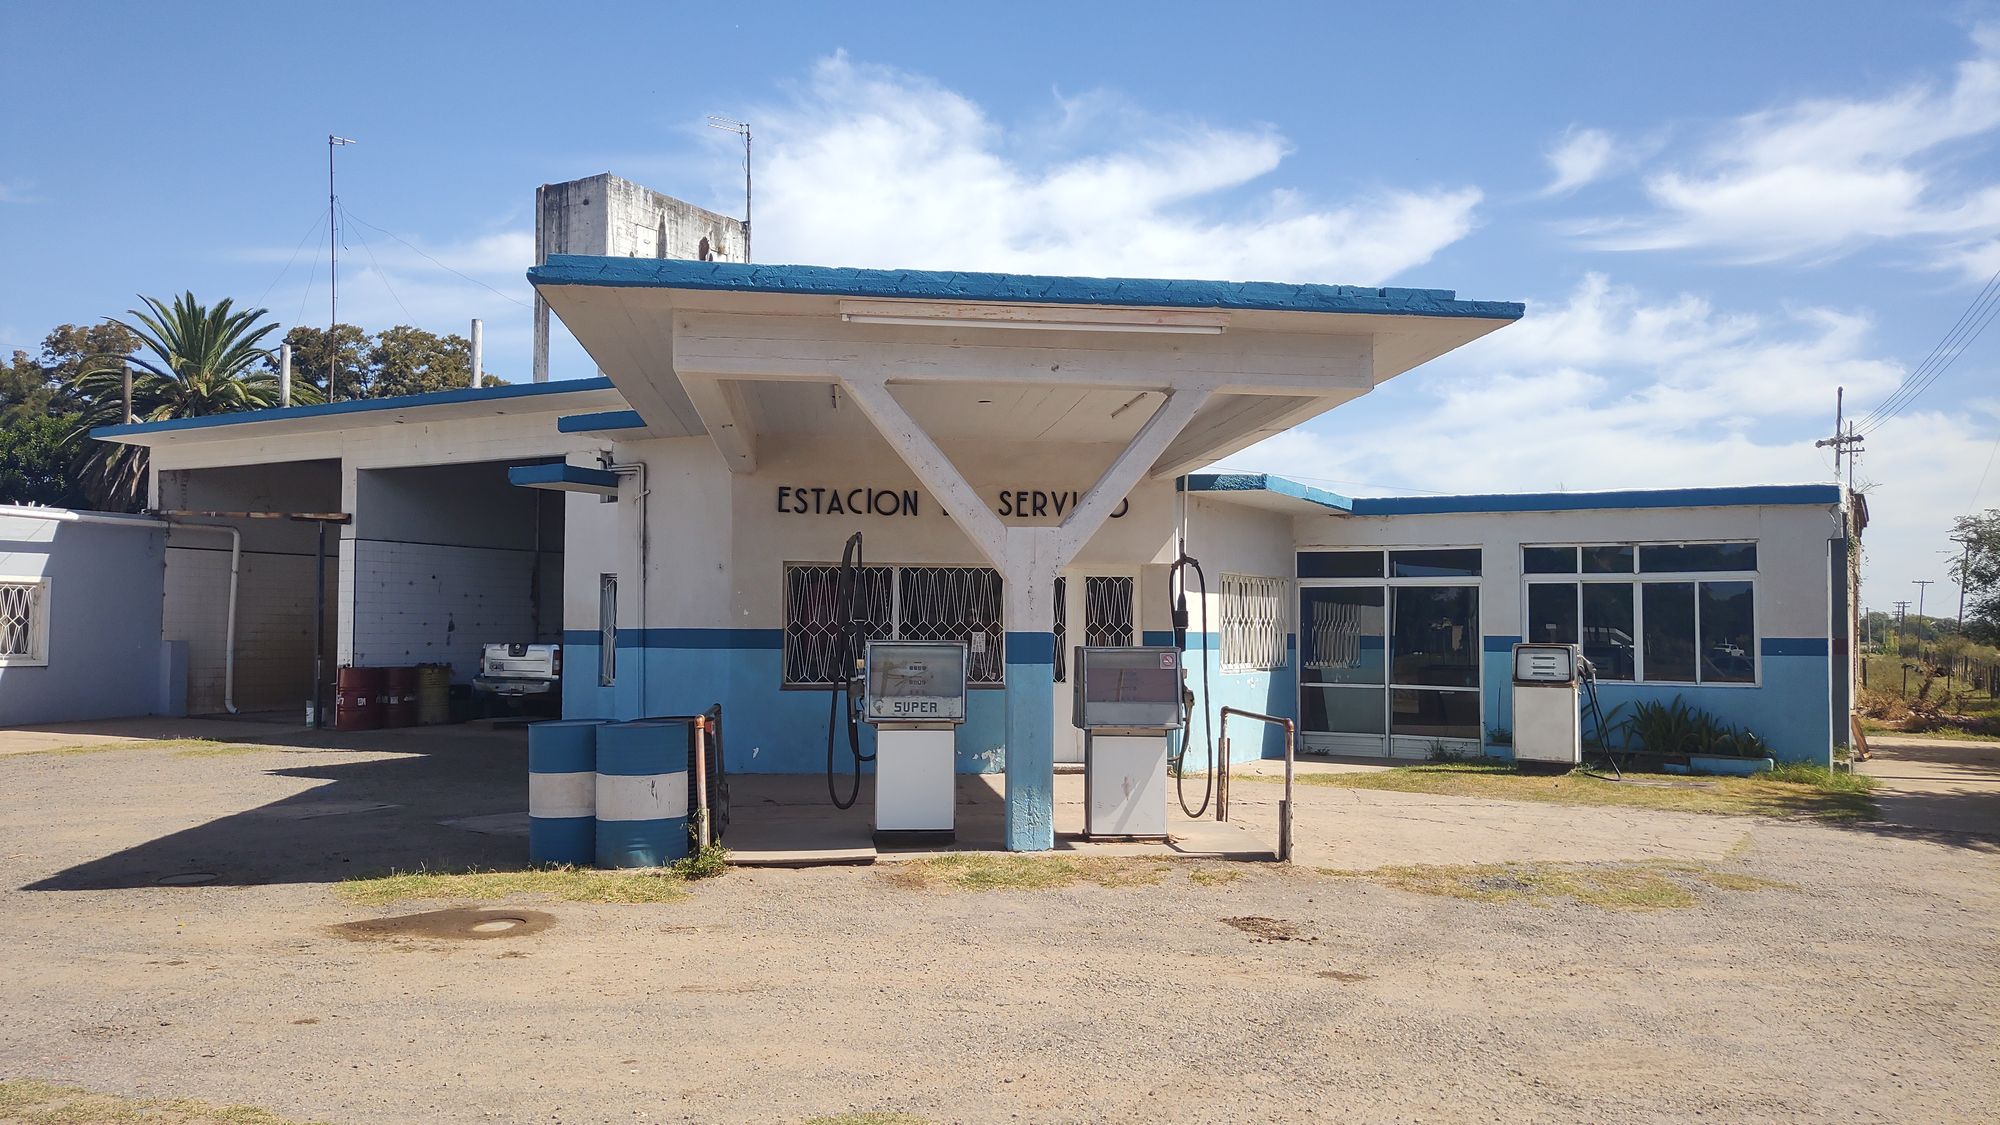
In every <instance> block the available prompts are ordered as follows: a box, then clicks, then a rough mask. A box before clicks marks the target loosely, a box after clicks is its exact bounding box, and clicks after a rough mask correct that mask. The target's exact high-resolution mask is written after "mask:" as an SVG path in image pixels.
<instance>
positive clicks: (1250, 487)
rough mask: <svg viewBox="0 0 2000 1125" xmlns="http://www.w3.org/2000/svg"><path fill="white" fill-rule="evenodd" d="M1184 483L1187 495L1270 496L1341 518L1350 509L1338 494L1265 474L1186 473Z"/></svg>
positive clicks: (1350, 503)
mask: <svg viewBox="0 0 2000 1125" xmlns="http://www.w3.org/2000/svg"><path fill="white" fill-rule="evenodd" d="M1186 481H1187V483H1186V485H1185V486H1184V487H1185V488H1186V489H1187V491H1189V492H1270V493H1274V494H1276V495H1278V496H1289V497H1291V498H1292V499H1294V500H1303V501H1305V502H1306V503H1308V504H1318V505H1319V506H1320V507H1322V508H1327V509H1330V510H1332V511H1336V512H1340V513H1343V514H1345V513H1347V512H1350V511H1352V510H1353V508H1354V501H1353V500H1351V499H1349V498H1347V497H1345V496H1342V495H1341V494H1339V493H1338V492H1328V491H1327V490H1326V489H1324V488H1314V487H1313V486H1312V485H1309V484H1302V483H1300V482H1299V481H1295V480H1291V479H1289V478H1286V477H1277V476H1272V475H1271V474H1269V473H1189V474H1188V475H1187V478H1186Z"/></svg>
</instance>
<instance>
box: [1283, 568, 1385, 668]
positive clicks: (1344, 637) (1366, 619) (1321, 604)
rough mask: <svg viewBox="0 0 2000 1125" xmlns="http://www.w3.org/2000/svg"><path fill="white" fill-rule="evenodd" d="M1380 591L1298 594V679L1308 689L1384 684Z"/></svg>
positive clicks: (1330, 589) (1321, 589)
mask: <svg viewBox="0 0 2000 1125" xmlns="http://www.w3.org/2000/svg"><path fill="white" fill-rule="evenodd" d="M1382 603H1383V597H1382V587H1380V586H1308V587H1306V588H1304V589H1302V590H1300V591H1299V678H1300V681H1301V682H1303V683H1308V684H1379V683H1381V682H1382V677H1383V673H1384V657H1385V655H1386V652H1385V649H1384V642H1385V640H1386V638H1385V636H1384V631H1383V617H1384V615H1383V604H1382Z"/></svg>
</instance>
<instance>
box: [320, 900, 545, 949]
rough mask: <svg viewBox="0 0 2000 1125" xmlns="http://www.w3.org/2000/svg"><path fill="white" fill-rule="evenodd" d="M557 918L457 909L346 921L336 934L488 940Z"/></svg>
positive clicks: (531, 912) (533, 912)
mask: <svg viewBox="0 0 2000 1125" xmlns="http://www.w3.org/2000/svg"><path fill="white" fill-rule="evenodd" d="M554 922H555V916H554V915H551V914H547V913H544V912H543V911H540V910H478V909H474V908H471V907H456V908H453V909H451V910H428V911H425V912H424V913H422V914H404V915H400V916H398V917H395V918H364V919H362V920H361V921H358V922H342V923H341V924H339V925H337V926H334V927H332V929H333V932H334V933H336V934H338V935H340V936H341V937H344V938H348V939H350V940H353V941H383V940H387V939H391V938H432V939H437V940H443V941H484V940H487V939H490V938H505V937H522V936H525V935H527V934H536V933H540V932H542V931H543V930H546V929H548V928H549V926H550V925H551V924H553V923H554Z"/></svg>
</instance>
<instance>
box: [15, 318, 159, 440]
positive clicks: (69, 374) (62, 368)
mask: <svg viewBox="0 0 2000 1125" xmlns="http://www.w3.org/2000/svg"><path fill="white" fill-rule="evenodd" d="M138 347H139V338H138V337H137V336H134V335H133V334H132V333H131V332H130V331H128V330H127V329H126V328H125V327H124V326H123V325H119V324H97V325H90V326H88V327H81V328H80V327H78V326H76V325H74V324H63V325H58V326H57V327H56V328H55V330H54V331H52V332H50V333H49V334H48V335H47V336H46V337H44V338H43V340H42V347H41V352H40V354H39V355H30V354H29V353H27V352H25V351H16V352H15V353H14V355H13V359H12V361H11V362H10V363H8V364H7V365H6V366H4V367H0V423H10V422H12V421H15V420H17V419H20V418H24V417H41V416H44V415H48V414H66V413H69V412H71V411H74V410H76V409H77V408H78V407H79V406H80V405H81V404H80V403H79V402H78V401H77V400H76V398H75V395H74V394H73V392H72V389H71V385H72V384H73V383H74V382H75V380H76V377H77V375H78V374H79V373H80V372H81V371H82V370H83V368H84V366H85V365H86V364H88V363H90V362H92V361H94V360H96V359H98V358H99V357H102V356H126V355H131V354H132V353H133V352H134V351H136V350H137V349H138Z"/></svg>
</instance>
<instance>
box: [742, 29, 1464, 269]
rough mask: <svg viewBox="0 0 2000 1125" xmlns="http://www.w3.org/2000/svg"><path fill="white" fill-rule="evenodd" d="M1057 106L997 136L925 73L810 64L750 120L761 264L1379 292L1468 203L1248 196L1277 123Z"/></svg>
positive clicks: (1454, 194) (1447, 193) (1399, 197)
mask: <svg viewBox="0 0 2000 1125" xmlns="http://www.w3.org/2000/svg"><path fill="white" fill-rule="evenodd" d="M1055 111H1056V120H1055V123H1054V124H1053V125H1052V126H1046V127H1043V126H1037V125H1033V124H1031V125H1028V126H1023V127H1019V128H1010V127H1008V126H1006V125H1003V124H1001V123H999V122H996V121H994V120H993V119H992V118H990V117H989V116H988V115H987V114H986V112H985V111H984V110H983V109H981V107H980V106H978V105H977V104H975V103H974V102H972V101H971V100H969V99H968V98H966V97H964V96H963V95H961V94H958V93H956V92H955V91H952V90H949V89H947V88H945V87H943V86H940V85H938V84H936V83H934V82H932V81H930V80H928V79H925V78H922V77H919V76H916V75H912V74H908V73H904V72H901V71H895V70H890V69H887V68H883V67H876V66H864V65H860V64H856V63H853V62H851V61H849V60H848V59H847V58H846V56H844V55H836V56H834V57H832V58H829V59H826V60H823V61H821V62H820V63H819V64H817V65H816V66H815V67H814V68H813V71H812V74H811V76H810V80H809V82H807V83H806V84H805V85H804V86H803V87H802V88H801V89H800V90H798V91H797V92H796V94H795V96H794V97H793V99H792V100H791V101H790V102H788V103H787V104H784V105H781V106H776V107H771V108H769V109H766V110H764V111H762V112H760V113H758V114H757V115H756V116H757V122H758V137H759V152H760V154H761V155H760V159H759V166H758V178H757V193H758V194H757V215H758V218H757V231H756V234H757V245H758V257H759V258H762V259H765V260H783V261H796V262H812V263H820V264H830V265H846V266H881V267H893V266H909V267H927V268H948V269H979V270H1002V271H1014V272H1025V273H1036V272H1040V273H1077V274H1101V275H1126V276H1161V277H1205V278H1208V277H1212V278H1225V279H1250V278H1255V279H1261V280H1291V281H1334V282H1347V283H1355V284H1373V283H1376V282H1380V281H1383V280H1385V279H1387V278H1389V277H1392V276H1394V275H1395V274H1397V273H1400V272H1402V271H1404V270H1407V269H1409V268H1411V267H1412V266H1416V265H1420V264H1422V263H1423V262H1426V261H1428V260H1429V259H1430V258H1431V257H1432V256H1433V255H1435V254H1436V253H1437V252H1438V251H1439V250H1440V249H1442V248H1443V247H1445V246H1448V245H1450V244H1451V243H1453V242H1456V241H1457V240H1459V239H1460V238H1463V237H1464V236H1465V235H1466V234H1467V233H1469V232H1470V231H1471V229H1472V225H1473V214H1474V210H1475V208H1476V207H1477V205H1478V204H1479V202H1480V198H1481V194H1480V192H1479V191H1478V189H1476V188H1472V187H1451V188H1427V189H1385V190H1382V191H1379V192H1376V193H1373V194H1371V195H1370V196H1368V197H1367V198H1363V199H1354V200H1348V201H1343V202H1341V203H1338V204H1331V205H1329V204H1324V203H1317V202H1313V201H1308V200H1306V199H1304V198H1301V197H1300V196H1299V195H1297V194H1295V193H1291V192H1284V191H1268V192H1262V193H1256V192H1254V191H1252V189H1251V185H1252V184H1253V183H1254V182H1255V181H1257V180H1258V179H1260V178H1262V177H1265V176H1267V175H1269V174H1270V173H1271V172H1273V171H1274V170H1276V169H1277V168H1278V167H1279V165H1280V163H1281V162H1282V161H1283V160H1284V158H1285V155H1286V152H1287V147H1288V146H1287V143H1286V141H1285V139H1284V138H1283V137H1282V136H1280V135H1278V134H1277V133H1276V132H1274V131H1272V130H1270V129H1266V128H1252V129H1230V128H1218V127H1214V126H1209V125H1205V124H1199V123H1188V122H1167V121H1161V120H1159V119H1157V118H1151V117H1147V116H1145V115H1142V114H1138V113H1135V112H1132V111H1130V110H1129V109H1128V108H1126V107H1124V106H1123V105H1122V104H1121V103H1119V102H1118V100H1117V99H1115V98H1109V97H1104V96H1085V97H1082V98H1073V99H1067V100H1062V101H1060V102H1059V103H1058V105H1057V106H1056V107H1055ZM725 140H726V139H725Z"/></svg>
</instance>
